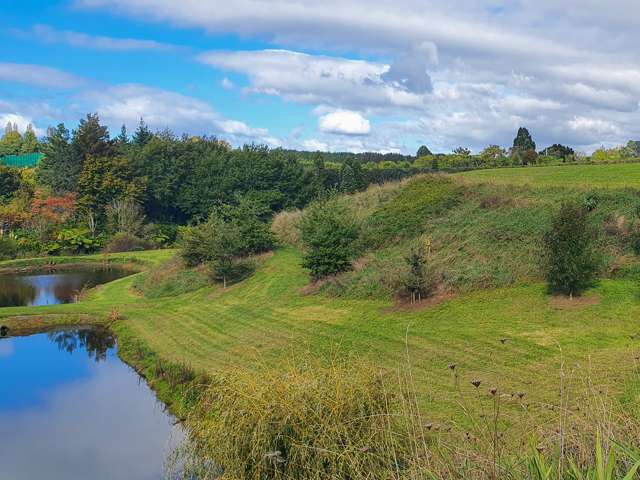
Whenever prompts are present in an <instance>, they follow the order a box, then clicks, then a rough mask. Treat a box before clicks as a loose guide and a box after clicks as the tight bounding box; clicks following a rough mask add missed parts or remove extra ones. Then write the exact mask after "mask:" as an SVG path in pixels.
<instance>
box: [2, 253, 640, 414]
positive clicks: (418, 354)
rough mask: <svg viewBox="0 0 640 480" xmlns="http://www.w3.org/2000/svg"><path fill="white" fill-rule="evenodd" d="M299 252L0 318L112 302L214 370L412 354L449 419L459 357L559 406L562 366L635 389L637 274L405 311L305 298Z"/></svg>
mask: <svg viewBox="0 0 640 480" xmlns="http://www.w3.org/2000/svg"><path fill="white" fill-rule="evenodd" d="M300 260H301V259H300V255H299V253H298V252H297V251H296V250H294V249H281V250H278V251H276V252H275V253H274V254H273V256H271V257H270V258H268V259H267V260H266V261H265V263H264V264H263V265H262V266H261V267H260V268H259V270H258V271H257V272H256V274H255V275H254V276H253V277H251V278H249V279H248V280H246V281H244V282H243V283H241V284H238V285H235V286H233V287H230V288H228V289H227V290H222V289H221V288H217V287H210V288H209V287H207V288H203V289H200V290H198V291H195V292H192V293H188V294H184V295H181V296H178V297H170V298H164V299H156V300H153V301H151V300H147V299H145V298H143V297H141V296H140V295H138V294H136V293H135V292H133V291H132V290H131V284H132V282H133V277H128V278H124V279H120V280H117V281H115V282H112V283H110V284H107V285H104V286H102V287H99V288H97V289H95V290H94V291H93V292H92V293H91V294H90V295H89V297H88V298H87V299H86V300H85V301H83V302H81V303H79V304H74V305H58V306H52V307H36V308H6V309H0V322H1V321H2V320H1V319H2V317H9V316H15V315H18V314H48V313H66V314H78V313H89V314H94V315H107V314H108V312H109V311H110V309H111V308H112V307H117V308H118V309H119V312H120V314H121V315H122V316H123V320H121V321H122V322H125V323H126V324H127V326H128V327H129V328H130V329H131V330H133V332H134V333H136V334H137V335H139V336H140V337H141V338H142V339H144V341H146V342H147V343H148V345H149V346H150V347H151V348H152V349H153V350H155V351H157V352H158V353H159V354H160V355H161V356H162V357H164V358H165V359H168V360H173V361H178V362H184V363H187V364H189V365H192V366H193V367H196V368H198V369H202V370H206V371H208V372H217V371H220V370H222V369H224V368H227V367H234V366H243V367H249V368H251V367H253V366H255V365H257V364H261V363H266V364H269V365H273V366H277V365H278V364H279V363H280V362H286V361H291V360H292V359H295V358H299V356H300V355H305V354H308V353H309V352H311V354H313V355H314V356H319V357H322V358H327V359H330V358H332V357H337V356H345V355H346V356H348V355H358V356H364V357H367V358H370V359H371V360H372V361H374V362H375V363H377V364H380V365H383V366H385V367H388V368H398V367H399V368H400V369H403V370H406V368H407V358H409V359H410V363H411V366H412V370H413V376H414V377H415V382H416V384H417V386H418V389H419V393H420V398H421V402H422V404H423V405H424V406H425V408H427V409H428V410H429V411H432V412H433V414H434V415H437V416H447V415H449V414H450V413H451V411H452V408H455V406H456V405H457V402H458V399H457V394H456V393H455V389H454V386H453V383H454V381H453V377H452V373H451V370H450V369H449V368H448V365H449V364H452V363H455V364H456V365H457V366H456V370H455V371H456V372H458V374H459V378H460V380H459V382H460V385H461V389H462V391H463V392H468V393H472V392H473V387H472V386H471V384H470V381H471V380H472V379H479V380H481V381H482V382H483V384H482V389H486V388H489V387H490V386H496V387H498V388H500V389H501V391H503V392H524V393H526V395H527V397H526V398H527V399H529V400H530V401H532V402H534V403H537V402H557V400H558V398H557V397H558V390H559V376H560V368H561V365H564V370H565V373H567V374H568V375H569V376H571V375H570V373H571V371H573V370H579V372H580V373H579V374H578V375H576V382H578V378H579V377H582V376H583V375H586V374H589V375H591V376H592V378H593V379H594V380H595V382H596V384H598V385H602V386H603V388H606V389H609V388H610V389H611V392H612V393H615V394H617V395H625V396H626V398H627V399H631V398H630V396H635V395H637V391H636V389H635V376H634V373H633V372H634V368H635V364H636V361H635V360H634V358H635V356H637V354H638V352H640V335H638V336H636V335H637V334H639V333H640V321H639V319H640V298H639V296H638V294H639V292H640V287H639V286H638V285H637V284H636V283H634V282H633V281H627V280H615V281H613V280H607V281H602V282H601V284H600V285H599V286H598V287H597V288H596V289H595V290H594V291H592V292H590V296H591V298H592V299H595V300H596V301H592V302H586V303H585V304H579V303H578V301H576V304H575V305H574V304H572V305H569V307H564V308H558V307H554V306H551V305H550V303H549V298H548V296H547V295H546V294H545V292H544V287H543V286H542V285H540V284H536V285H525V286H519V287H515V288H509V289H499V290H492V291H479V292H475V293H471V294H465V295H463V296H459V297H457V298H453V299H450V300H447V301H446V302H443V303H441V304H437V305H432V306H428V307H426V308H422V309H416V310H398V309H396V308H394V307H393V305H391V304H390V303H389V302H386V301H371V300H353V299H336V298H328V297H325V296H321V295H306V296H305V295H303V294H302V293H301V289H302V288H303V287H304V286H305V285H306V284H307V282H308V278H307V275H306V273H305V271H304V270H303V269H302V268H301V267H300ZM138 275H140V274H138ZM578 365H579V367H578ZM565 388H566V385H565ZM607 391H609V390H607ZM485 393H486V392H485Z"/></svg>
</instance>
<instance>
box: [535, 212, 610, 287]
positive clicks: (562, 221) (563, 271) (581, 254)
mask: <svg viewBox="0 0 640 480" xmlns="http://www.w3.org/2000/svg"><path fill="white" fill-rule="evenodd" d="M588 215H589V212H588V210H587V208H586V207H585V206H584V205H580V204H578V203H576V202H565V203H563V204H562V206H561V207H560V211H559V212H558V214H557V215H556V216H555V218H554V219H553V220H552V225H551V229H550V230H549V231H548V232H547V233H546V234H545V236H544V246H545V249H546V279H547V284H548V287H549V291H550V292H551V293H562V294H564V295H570V296H571V295H579V294H580V293H581V292H582V291H584V290H585V289H586V288H588V287H589V286H591V285H592V284H593V282H594V279H595V276H596V274H597V272H598V266H599V260H598V258H597V257H596V254H595V251H594V249H593V237H594V232H593V229H592V228H591V226H590V224H589V217H588Z"/></svg>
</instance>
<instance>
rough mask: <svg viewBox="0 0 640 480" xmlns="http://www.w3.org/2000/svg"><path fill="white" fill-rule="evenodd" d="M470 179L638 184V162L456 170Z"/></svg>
mask: <svg viewBox="0 0 640 480" xmlns="http://www.w3.org/2000/svg"><path fill="white" fill-rule="evenodd" d="M458 176H460V177H461V178H464V179H466V180H468V181H471V182H490V183H496V184H512V185H538V186H557V187H563V188H566V187H578V188H639V187H640V164H638V163H618V164H609V165H559V166H551V167H524V168H497V169H489V170H474V171H470V172H464V173H460V174H458Z"/></svg>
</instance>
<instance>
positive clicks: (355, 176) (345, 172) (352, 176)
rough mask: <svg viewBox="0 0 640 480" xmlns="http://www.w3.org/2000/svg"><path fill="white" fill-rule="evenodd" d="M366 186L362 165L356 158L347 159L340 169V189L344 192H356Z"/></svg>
mask: <svg viewBox="0 0 640 480" xmlns="http://www.w3.org/2000/svg"><path fill="white" fill-rule="evenodd" d="M364 187H366V182H365V179H364V175H363V173H362V167H361V166H360V162H358V161H357V160H352V159H349V160H347V161H346V162H344V163H343V164H342V168H341V169H340V191H342V192H346V193H353V192H358V191H360V190H362V189H363V188H364Z"/></svg>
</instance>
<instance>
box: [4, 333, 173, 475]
mask: <svg viewBox="0 0 640 480" xmlns="http://www.w3.org/2000/svg"><path fill="white" fill-rule="evenodd" d="M116 348H117V347H116V345H115V340H114V337H113V336H112V335H111V334H110V333H108V332H107V331H102V330H92V329H80V330H66V331H59V332H53V333H48V334H39V335H33V336H30V337H13V338H11V337H9V338H4V339H0V375H1V376H0V478H3V479H4V478H7V479H12V480H27V479H29V480H31V479H35V478H50V479H65V480H75V479H78V480H80V479H82V480H85V479H87V478H91V479H92V480H103V479H104V480H107V479H109V480H116V479H127V480H152V479H153V480H157V479H161V478H163V472H164V467H165V461H166V459H167V455H168V454H169V453H170V452H171V451H172V450H173V448H174V447H175V445H176V444H177V443H178V442H179V441H180V439H181V438H182V432H181V429H180V427H178V426H175V425H174V423H175V422H174V419H173V418H172V417H171V416H170V415H168V414H167V413H166V412H165V410H164V408H163V405H162V404H160V403H159V402H158V401H157V400H156V397H155V395H154V393H153V392H152V391H151V390H150V389H149V388H148V386H147V385H146V383H145V382H144V381H142V380H141V379H140V377H139V376H138V375H137V374H136V373H135V372H134V371H133V370H132V369H131V368H129V367H128V366H127V365H125V364H124V363H123V362H121V361H120V360H119V359H118V357H117V355H116Z"/></svg>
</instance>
